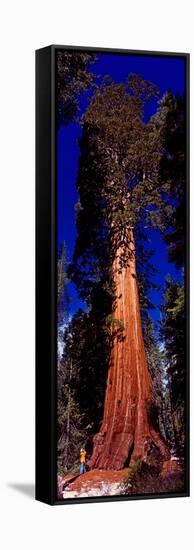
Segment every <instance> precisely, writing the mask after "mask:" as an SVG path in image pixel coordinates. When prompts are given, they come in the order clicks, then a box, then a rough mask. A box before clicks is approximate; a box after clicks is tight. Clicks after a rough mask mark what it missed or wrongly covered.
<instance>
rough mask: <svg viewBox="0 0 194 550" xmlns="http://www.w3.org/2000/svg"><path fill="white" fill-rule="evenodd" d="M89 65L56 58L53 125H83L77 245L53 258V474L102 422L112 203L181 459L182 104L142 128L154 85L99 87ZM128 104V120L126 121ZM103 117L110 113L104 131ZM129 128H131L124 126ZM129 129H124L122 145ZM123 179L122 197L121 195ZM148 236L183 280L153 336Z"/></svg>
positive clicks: (164, 424) (172, 284)
mask: <svg viewBox="0 0 194 550" xmlns="http://www.w3.org/2000/svg"><path fill="white" fill-rule="evenodd" d="M94 63H95V56H93V55H91V54H86V53H77V54H76V53H73V54H72V53H69V52H64V51H63V52H58V59H57V90H58V97H57V107H58V110H57V115H58V124H59V125H61V124H63V125H68V123H69V122H72V121H74V120H79V122H80V124H81V125H82V137H81V139H80V143H79V146H80V158H79V171H78V178H77V189H78V193H79V197H80V200H79V202H78V204H77V205H76V226H77V240H76V245H75V251H74V257H73V260H72V262H71V264H69V262H68V261H67V252H66V244H65V243H61V247H60V249H59V253H58V338H59V341H60V350H59V354H58V471H59V472H60V473H64V472H66V471H67V470H69V469H75V468H76V467H77V463H78V459H79V450H80V447H81V446H83V445H84V446H86V449H87V451H88V454H90V453H91V452H92V442H93V436H94V434H96V433H97V432H98V431H99V428H100V424H101V422H102V417H103V406H104V398H105V388H106V380H107V372H108V366H109V357H110V350H111V342H112V338H113V330H112V328H113V319H112V304H113V302H114V285H113V281H112V279H111V265H112V259H113V252H114V247H113V245H112V242H113V240H114V239H113V237H114V235H115V233H114V231H113V229H112V230H111V231H112V233H111V232H110V231H108V230H107V227H108V212H109V211H110V208H109V209H108V207H110V202H111V201H112V203H111V205H112V204H113V203H114V215H113V219H112V222H114V224H115V227H116V228H118V227H120V225H119V224H122V227H123V226H124V224H126V223H127V220H128V219H129V217H130V223H131V224H132V225H133V227H134V233H135V242H136V264H137V274H138V289H139V297H140V306H141V321H142V329H143V337H144V343H145V350H146V357H147V364H148V369H149V373H150V375H151V379H152V384H153V392H152V402H151V405H150V411H149V414H150V417H152V419H153V422H154V424H155V425H156V426H157V428H158V429H159V431H160V433H161V435H162V436H163V437H164V439H165V440H166V441H167V442H168V444H169V447H170V448H171V450H172V452H173V453H174V454H177V455H178V456H182V457H184V453H185V395H186V394H185V392H186V376H185V340H184V339H185V295H184V287H185V285H184V271H183V270H184V252H185V242H184V234H185V185H186V161H185V144H186V139H185V98H184V97H182V96H174V95H173V94H172V93H171V92H166V94H165V95H164V97H163V98H162V100H160V101H159V102H158V107H157V111H156V113H155V114H154V115H153V116H152V117H151V119H150V120H149V121H148V122H147V123H145V122H144V109H145V104H146V102H147V101H149V99H150V96H151V95H154V96H155V97H156V98H157V94H158V90H157V88H156V86H155V85H154V84H152V83H147V82H146V84H145V81H144V80H143V79H142V78H141V76H140V75H129V79H128V82H127V83H126V82H125V83H122V84H120V85H118V84H115V83H114V82H113V81H112V79H109V78H107V79H105V80H104V81H103V82H102V83H101V84H100V86H99V85H97V83H96V81H95V76H94V73H93V72H92V71H91V66H92V65H93V64H94ZM88 90H89V91H90V95H91V97H90V101H89V102H88V106H87V109H86V111H85V114H84V115H82V117H81V120H80V116H79V105H80V98H81V97H82V94H83V93H84V92H85V91H88ZM142 90H143V93H142ZM146 94H147V95H146ZM102 97H103V101H102V100H101V98H102ZM128 98H129V103H130V116H129V115H128V118H126V116H125V115H126V112H125V106H126V100H127V101H128ZM114 103H115V105H117V107H118V106H119V109H121V111H122V109H124V110H123V111H122V113H123V119H122V117H121V116H120V117H119V119H118V118H117V117H115V115H114V113H115V110H116V106H115V105H114ZM112 105H113V107H114V108H113V109H112V110H111V106H112ZM107 111H109V113H110V116H109V123H108V129H107ZM119 120H120V125H119ZM126 120H127V123H126V125H125V121H126ZM134 120H136V123H135V124H134V122H133V123H132V122H131V121H134ZM96 121H97V126H99V125H100V131H101V132H102V135H104V133H107V137H108V143H107V144H106V146H107V145H108V144H109V146H110V147H111V146H112V152H113V153H112V155H113V158H112V157H109V158H106V159H105V161H103V160H102V159H103V158H105V156H104V155H100V156H99V147H96V133H95V124H96ZM127 124H131V125H132V129H131V135H132V139H131V137H130V140H129V139H128V126H127ZM111 140H112V141H111ZM103 143H104V142H103ZM118 143H120V148H121V151H120V155H121V159H122V163H118V165H119V167H120V166H121V164H122V170H120V168H117V174H116V179H117V185H116V187H115V192H114V194H111V193H112V191H109V190H108V189H107V188H105V189H104V191H103V193H104V194H103V196H102V189H101V191H100V197H99V181H101V180H102V179H103V177H104V174H105V173H107V169H108V170H110V166H109V165H108V168H107V163H110V162H111V163H113V162H114V161H115V159H114V155H115V147H116V145H115V144H118ZM103 152H104V151H103ZM110 159H111V160H110ZM145 166H146V170H145ZM114 180H115V170H114ZM126 180H127V193H128V195H129V196H128V195H125V192H124V191H123V181H126ZM91 182H92V187H91ZM129 197H130V200H129ZM131 197H132V198H131ZM123 201H124V203H123ZM125 201H126V204H127V207H125ZM129 202H130V209H128V205H129ZM107 206H108V207H107ZM104 212H105V213H104ZM102 219H103V220H104V222H105V223H104V225H103V227H102ZM152 227H155V228H157V229H158V230H159V231H160V232H161V235H162V238H163V240H164V242H165V246H166V247H167V250H168V258H169V261H170V262H173V263H174V265H176V266H177V267H178V268H179V269H182V280H181V281H177V280H176V279H172V278H171V277H167V278H166V281H165V289H164V293H163V301H162V305H161V318H160V323H159V325H158V326H157V327H156V326H154V323H153V320H152V318H151V315H150V309H151V308H152V307H154V304H152V303H151V300H150V289H152V288H154V286H155V283H154V272H155V266H154V265H153V263H152V256H153V253H152V247H151V243H150V242H149V229H151V228H152ZM110 233H111V239H112V240H111V239H110ZM110 242H111V245H110ZM69 281H73V282H74V283H75V284H76V286H77V289H78V292H79V296H80V297H81V299H82V300H83V301H84V303H85V304H86V308H85V309H84V310H82V309H79V310H78V311H77V312H76V313H75V314H74V315H73V316H70V315H69V302H70V297H69V296H68V282H69ZM115 331H116V333H117V336H118V337H119V336H120V337H121V338H122V333H123V326H122V323H120V322H119V321H118V323H116V324H115V323H114V332H115ZM61 342H62V352H61Z"/></svg>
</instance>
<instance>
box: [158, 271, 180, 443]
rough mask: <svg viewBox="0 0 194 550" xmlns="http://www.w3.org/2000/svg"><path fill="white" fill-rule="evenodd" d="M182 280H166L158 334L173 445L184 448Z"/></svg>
mask: <svg viewBox="0 0 194 550" xmlns="http://www.w3.org/2000/svg"><path fill="white" fill-rule="evenodd" d="M184 301H185V300H184V282H182V283H181V284H179V283H177V281H174V280H173V279H171V278H170V277H169V278H168V279H167V281H166V289H165V293H164V304H163V307H162V321H161V336H162V338H163V339H164V342H165V359H166V364H167V373H168V380H169V392H170V402H171V411H172V417H173V425H174V434H175V443H176V448H177V451H178V452H179V453H183V449H184V437H185V434H184V424H185V422H184V414H185V411H184V408H185V398H186V386H185V380H186V373H185V364H186V362H185V309H184Z"/></svg>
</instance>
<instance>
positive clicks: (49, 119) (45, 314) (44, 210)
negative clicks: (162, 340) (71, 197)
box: [36, 45, 190, 505]
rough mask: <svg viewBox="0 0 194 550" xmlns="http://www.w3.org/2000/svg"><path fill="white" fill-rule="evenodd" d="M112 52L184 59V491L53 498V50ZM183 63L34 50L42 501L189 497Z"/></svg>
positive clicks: (38, 488)
mask: <svg viewBox="0 0 194 550" xmlns="http://www.w3.org/2000/svg"><path fill="white" fill-rule="evenodd" d="M63 49H64V50H69V51H76V52H77V51H79V52H96V53H107V54H108V53H110V54H111V53H114V54H118V55H119V54H122V55H129V54H130V55H131V54H133V55H136V56H138V55H141V56H157V57H163V56H165V57H167V56H170V57H183V58H184V60H185V71H186V72H185V79H186V94H187V95H186V109H187V137H186V139H187V143H186V149H187V193H186V195H187V197H186V216H185V219H186V225H185V235H186V262H185V298H186V306H185V307H186V325H185V332H186V350H185V352H186V363H187V387H186V421H185V422H186V456H187V460H186V466H185V468H186V470H185V480H186V482H185V492H184V493H182V492H181V493H159V494H141V495H140V494H138V495H129V496H128V495H126V496H106V497H82V498H76V499H72V498H71V499H65V500H59V499H58V498H57V482H56V479H57V459H56V452H57V440H56V417H57V409H56V407H57V403H56V370H57V369H56V357H57V327H56V318H57V312H56V276H57V274H56V220H57V210H56V204H57V189H56V171H57V166H56V75H55V56H56V51H57V50H63ZM189 61H190V56H189V54H188V53H174V52H154V51H140V50H122V49H111V48H91V47H80V46H79V47H78V46H61V45H51V46H48V47H45V48H41V49H39V50H37V51H36V499H37V500H40V501H42V502H45V503H47V504H51V505H55V504H75V503H76V504H77V503H90V502H103V501H104V502H110V501H118V500H122V501H123V500H139V499H150V498H169V497H179V496H184V497H186V496H189V494H190V493H189V490H190V489H189V486H190V477H189V462H190V460H189V434H190V427H189V409H190V395H189V392H190V382H189V227H190V225H189V101H190V97H189V85H190V84H189Z"/></svg>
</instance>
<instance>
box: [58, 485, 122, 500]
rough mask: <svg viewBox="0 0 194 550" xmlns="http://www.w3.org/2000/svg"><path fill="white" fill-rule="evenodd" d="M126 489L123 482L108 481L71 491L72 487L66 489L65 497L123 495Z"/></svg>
mask: <svg viewBox="0 0 194 550" xmlns="http://www.w3.org/2000/svg"><path fill="white" fill-rule="evenodd" d="M123 491H124V487H123V485H122V483H118V482H117V483H116V482H114V483H107V482H104V481H102V482H99V483H98V485H97V486H96V487H91V486H90V487H87V485H85V486H84V485H83V488H82V489H81V490H77V491H75V490H74V491H71V489H66V490H65V491H63V498H64V499H65V498H76V497H103V496H113V495H121V494H122V492H123Z"/></svg>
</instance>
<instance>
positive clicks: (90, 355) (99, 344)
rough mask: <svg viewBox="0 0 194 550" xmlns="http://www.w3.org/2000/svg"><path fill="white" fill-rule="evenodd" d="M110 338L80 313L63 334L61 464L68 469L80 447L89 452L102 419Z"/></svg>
mask: <svg viewBox="0 0 194 550" xmlns="http://www.w3.org/2000/svg"><path fill="white" fill-rule="evenodd" d="M106 346H107V336H106V333H104V331H103V330H102V325H101V324H100V323H99V324H98V323H96V322H95V314H94V312H92V311H91V312H89V313H83V312H82V311H81V310H79V311H78V312H77V313H76V314H75V315H74V317H73V318H72V321H71V322H70V323H69V325H68V326H67V327H66V329H65V332H64V353H63V357H62V360H61V362H60V364H59V369H58V442H59V443H58V452H59V463H60V464H63V465H66V467H67V468H68V469H69V468H71V467H72V466H73V465H74V464H75V463H76V461H77V460H78V459H79V450H80V447H82V446H86V448H87V450H90V447H91V442H92V436H93V433H95V432H96V431H97V430H98V428H99V419H100V418H101V417H102V412H103V403H104V391H105V380H106V375H107V362H108V350H107V348H106Z"/></svg>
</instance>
